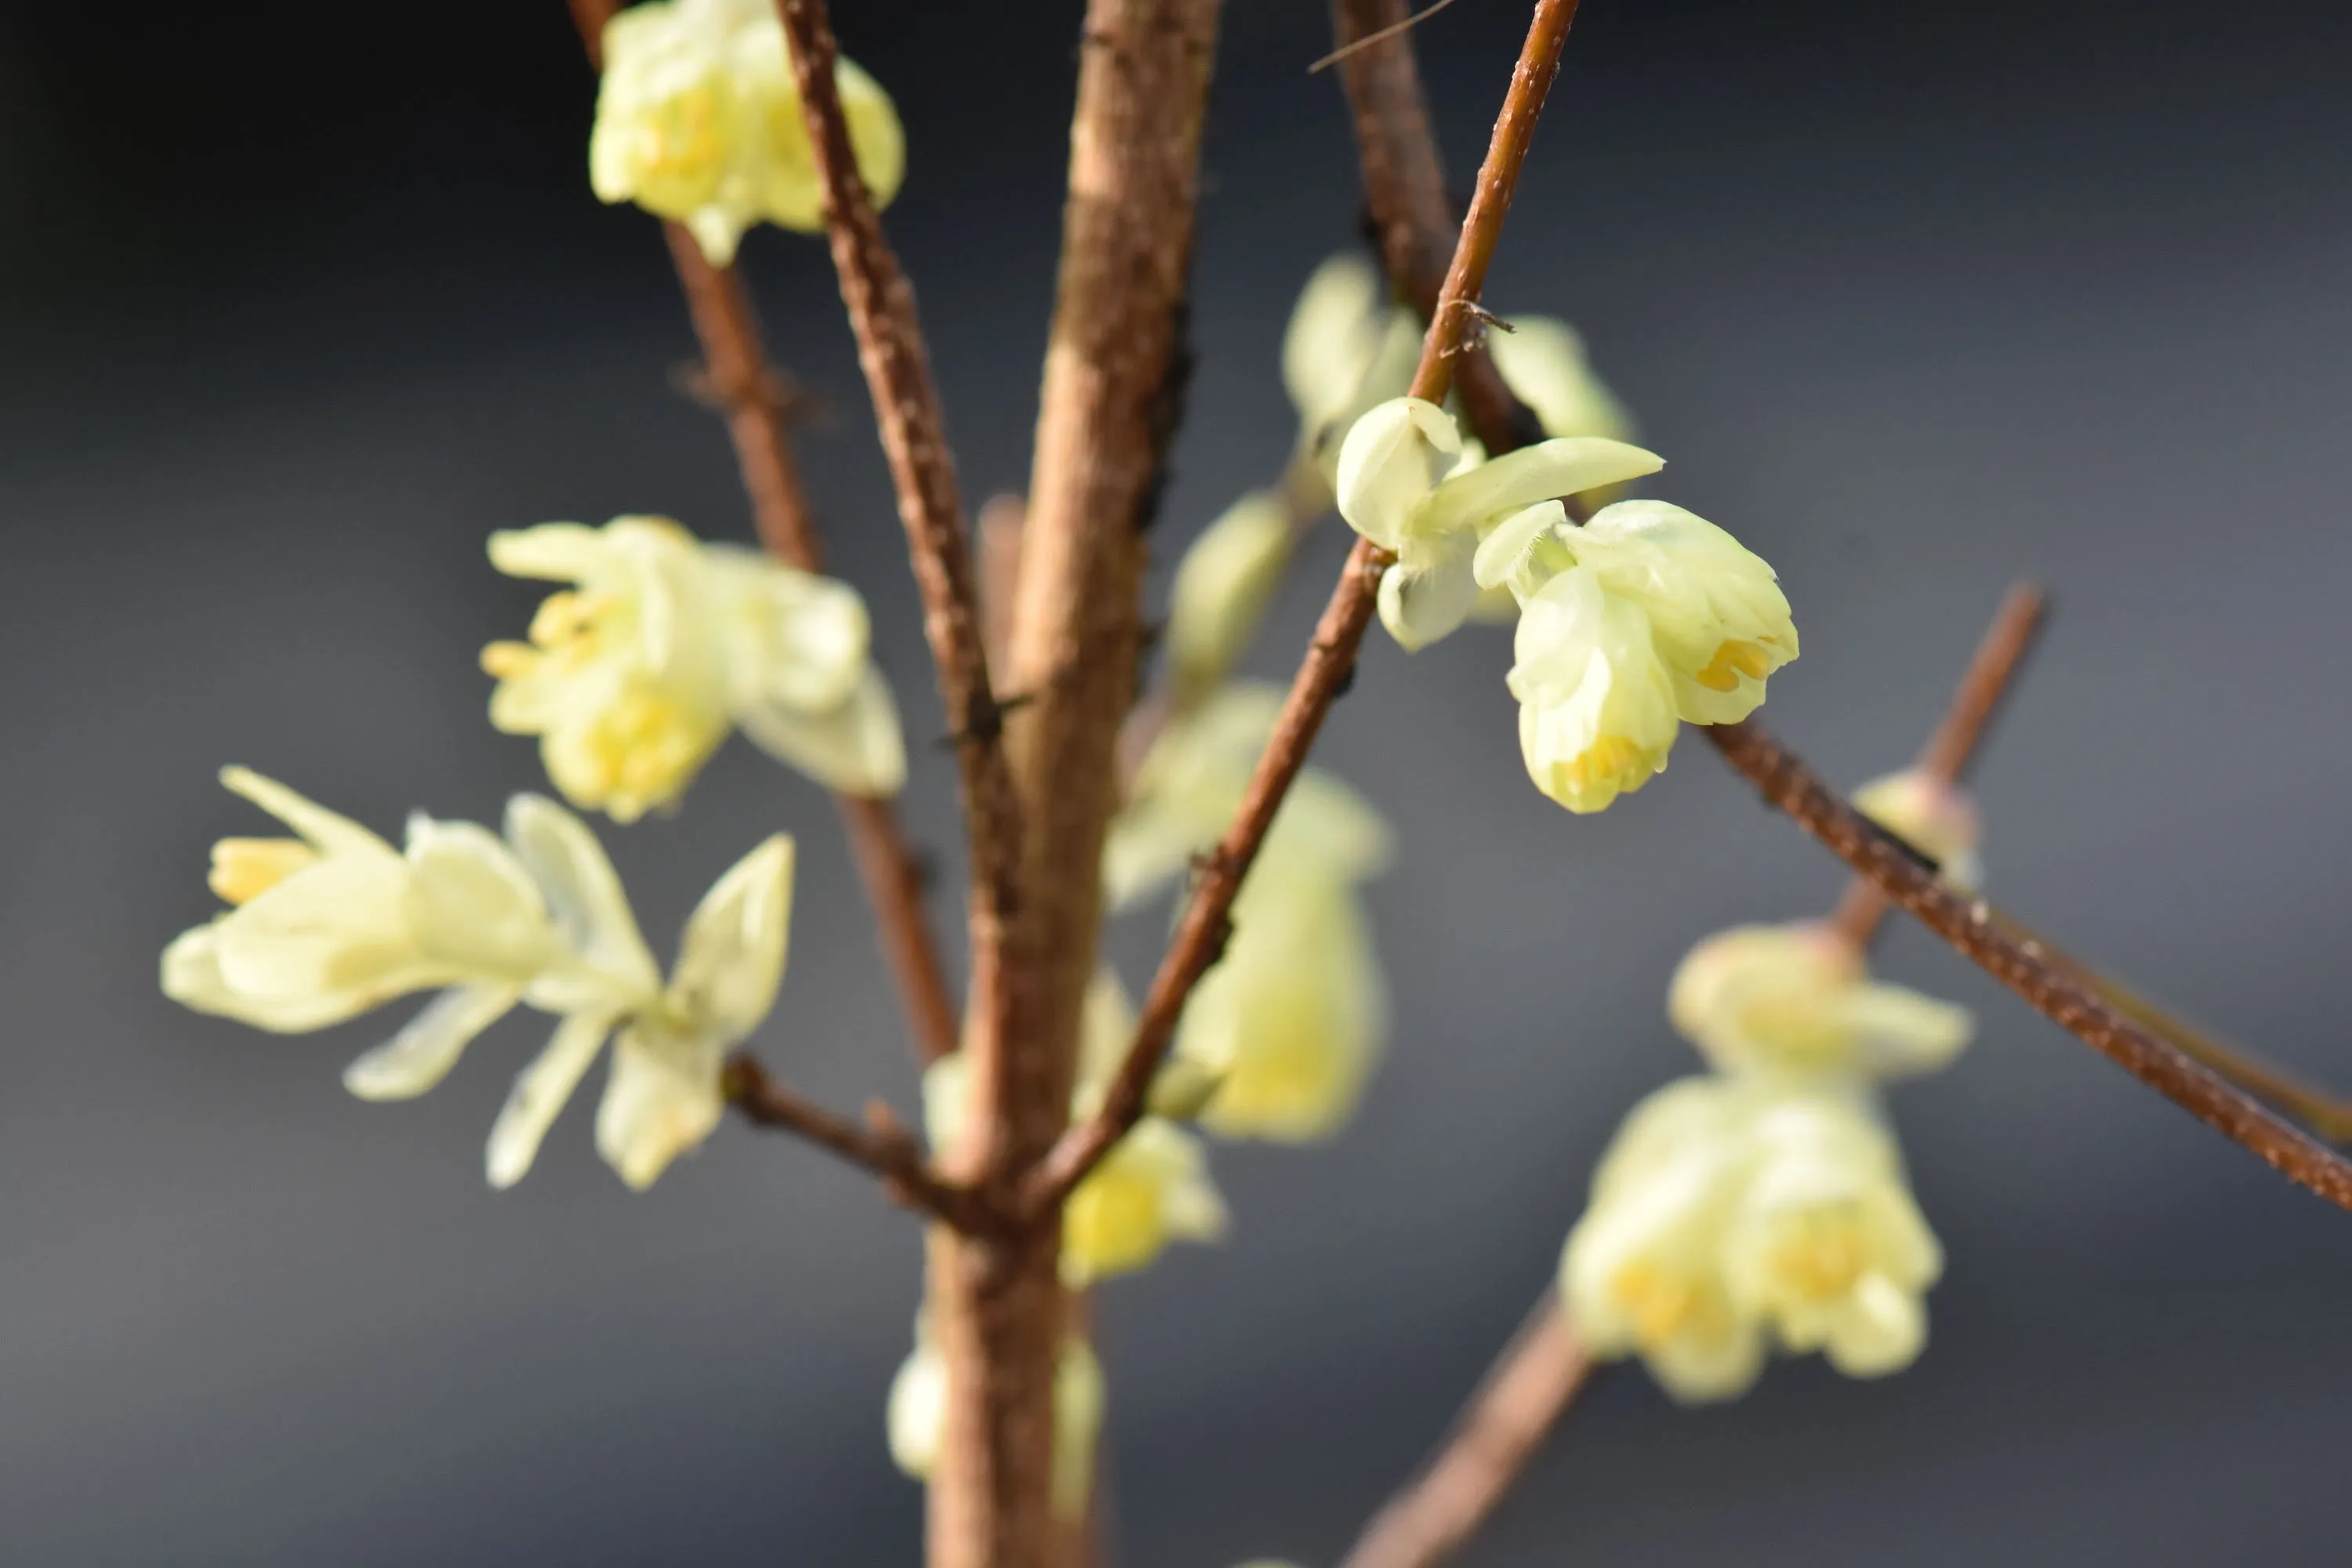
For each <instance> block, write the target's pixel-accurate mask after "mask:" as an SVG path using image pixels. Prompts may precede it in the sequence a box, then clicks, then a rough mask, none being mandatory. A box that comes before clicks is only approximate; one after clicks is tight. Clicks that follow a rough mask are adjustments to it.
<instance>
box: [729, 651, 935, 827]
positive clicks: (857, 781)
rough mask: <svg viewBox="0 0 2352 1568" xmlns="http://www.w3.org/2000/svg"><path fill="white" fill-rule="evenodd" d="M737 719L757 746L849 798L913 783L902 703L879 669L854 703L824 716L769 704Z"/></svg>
mask: <svg viewBox="0 0 2352 1568" xmlns="http://www.w3.org/2000/svg"><path fill="white" fill-rule="evenodd" d="M735 721H736V723H737V724H739V725H740V726H741V727H742V731H743V733H744V734H746V735H748V736H750V737H751V742H752V743H753V744H754V745H756V746H758V747H759V748H760V749H761V751H763V752H767V753H768V754H769V755H770V756H772V757H773V758H775V759H776V760H777V761H778V762H780V763H784V764H785V765H787V766H789V767H794V768H798V769H799V770H800V771H801V772H803V773H806V774H808V775H809V776H810V777H811V778H813V779H814V780H816V781H817V782H818V783H819V784H824V786H825V787H826V788H828V789H833V790H838V791H840V792H841V793H842V794H844V795H867V796H875V797H880V796H887V795H896V794H898V791H899V789H900V787H901V786H903V785H904V784H906V782H907V744H906V741H905V739H904V738H903V737H902V736H901V734H900V732H899V728H898V702H897V701H896V700H894V699H893V698H892V697H891V695H890V683H889V682H888V681H887V680H885V679H883V678H882V673H881V671H879V670H877V669H873V668H867V669H866V672H865V675H864V676H863V678H862V679H860V680H859V681H858V683H857V689H856V690H855V691H853V692H852V693H851V694H850V696H849V700H847V701H845V702H844V703H842V704H841V705H840V706H839V707H837V708H835V709H833V710H829V711H826V712H823V713H811V712H808V711H805V710H801V709H798V708H793V707H791V706H789V705H787V704H785V703H782V702H776V701H765V702H759V703H754V704H751V705H750V706H747V707H745V708H743V709H741V710H739V711H738V712H737V713H736V715H735Z"/></svg>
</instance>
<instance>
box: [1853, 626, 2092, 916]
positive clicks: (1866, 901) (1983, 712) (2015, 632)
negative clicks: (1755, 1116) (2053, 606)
mask: <svg viewBox="0 0 2352 1568" xmlns="http://www.w3.org/2000/svg"><path fill="white" fill-rule="evenodd" d="M2049 608H2050V598H2049V595H2046V594H2044V593H2043V592H2042V589H2041V586H2040V585H2039V584H2033V583H2019V584H2013V585H2012V586H2011V588H2010V590H2009V592H2008V593H2007V594H2006V595H2003V596H2002V598H2001V601H2000V609H1999V610H1997V611H1995V612H1994V613H1993V618H1992V625H1991V626H1988V627H1986V628H1985V635H1984V637H1983V638H1982V640H1980V641H1979V643H1978V644H1977V651H1976V657H1975V658H1971V659H1969V668H1968V672H1967V673H1966V674H1964V675H1962V676H1961V677H1960V684H1959V688H1958V689H1957V690H1955V691H1954V692H1953V693H1952V701H1951V705H1950V706H1949V707H1948V708H1946V709H1945V710H1944V718H1943V721H1942V722H1941V723H1939V724H1937V726H1936V732H1935V733H1934V734H1932V735H1930V736H1928V737H1927V744H1926V745H1925V746H1923V747H1921V748H1920V751H1919V760H1918V761H1917V762H1916V763H1913V764H1912V771H1913V772H1914V773H1918V774H1919V775H1921V776H1922V777H1923V778H1926V779H1927V780H1928V781H1929V782H1930V783H1933V784H1958V783H1959V782H1960V778H1961V775H1962V774H1964V773H1967V771H1968V766H1969V758H1970V757H1972V756H1974V755H1975V753H1976V751H1977V747H1978V743H1979V742H1981V741H1982V740H1983V739H1984V733H1985V730H1986V728H1987V727H1988V726H1990V724H1991V723H1992V719H1993V715H1994V714H1995V713H1997V712H1999V711H2000V705H2001V700H2002V699H2004V698H2005V697H2007V696H2008V694H2009V691H2010V688H2011V686H2012V685H2013V684H2014V683H2015V681H2016V677H2017V671H2018V667H2019V666H2020V665H2021V664H2022V663H2023V662H2024V659H2025V656H2026V655H2027V654H2029V653H2031V652H2032V650H2033V642H2034V639H2035V637H2038V636H2040V635H2041V631H2042V622H2043V620H2044V619H2045V618H2046V616H2047V615H2048V613H2049ZM1886 903H1887V900H1886V894H1885V891H1884V890H1883V889H1881V888H1880V887H1879V886H1878V884H1877V883H1875V882H1874V881H1872V880H1871V879H1869V878H1867V877H1856V878H1855V879H1853V882H1852V883H1851V884H1850V885H1849V886H1848V887H1847V889H1846V890H1845V897H1844V898H1843V899H1841V900H1838V907H1837V912H1836V913H1835V914H1833V915H1832V916H1831V917H1830V925H1831V927H1832V929H1833V930H1834V931H1837V933H1838V934H1839V935H1840V936H1842V937H1843V938H1844V939H1845V940H1846V941H1847V942H1851V943H1852V944H1853V947H1854V949H1855V950H1856V951H1857V952H1859V951H1860V950H1862V949H1864V948H1866V947H1868V946H1869V945H1870V942H1871V939H1872V938H1873V937H1874V936H1875V935H1876V934H1877V931H1878V924H1879V921H1881V920H1882V919H1884V918H1885V914H1886Z"/></svg>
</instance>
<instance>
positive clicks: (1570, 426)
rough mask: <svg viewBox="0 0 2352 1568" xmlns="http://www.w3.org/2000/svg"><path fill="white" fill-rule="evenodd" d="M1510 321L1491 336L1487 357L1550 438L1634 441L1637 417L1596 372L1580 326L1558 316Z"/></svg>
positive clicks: (1487, 339)
mask: <svg viewBox="0 0 2352 1568" xmlns="http://www.w3.org/2000/svg"><path fill="white" fill-rule="evenodd" d="M1510 323H1511V330H1510V331H1496V332H1489V333H1487V334H1486V353H1487V354H1488V355H1489V356H1490V357H1491V358H1492V359H1493V360H1494V362H1495V369H1496V371H1497V372H1499V373H1500V374H1501V375H1502V377H1503V381H1504V384H1506V385H1507V386H1509V387H1510V389H1511V390H1512V392H1514V393H1516V394H1517V395H1518V398H1519V401H1520V402H1522V403H1525V404H1526V405H1528V407H1529V408H1531V409H1533V410H1534V411H1535V416H1536V419H1537V421H1538V423H1539V424H1541V425H1542V426H1543V428H1544V434H1545V435H1547V436H1604V437H1608V438H1609V439H1610V440H1612V441H1630V440H1632V439H1633V416H1631V415H1630V414H1628V413H1626V411H1625V405H1623V404H1622V403H1620V402H1618V401H1617V395H1616V394H1614V393H1612V392H1611V391H1610V390H1609V388H1608V387H1607V386H1606V385H1605V384H1602V382H1601V378H1600V377H1599V376H1598V375H1595V374H1593V372H1592V366H1591V363H1590V362H1589V361H1588V360H1587V359H1586V357H1585V353H1584V340H1583V339H1582V338H1581V337H1580V336H1579V335H1578V334H1577V331H1576V329H1575V328H1573V327H1571V326H1570V325H1569V324H1568V323H1567V322H1566V321H1561V320H1559V318H1558V317H1557V316H1513V317H1512V318H1510Z"/></svg>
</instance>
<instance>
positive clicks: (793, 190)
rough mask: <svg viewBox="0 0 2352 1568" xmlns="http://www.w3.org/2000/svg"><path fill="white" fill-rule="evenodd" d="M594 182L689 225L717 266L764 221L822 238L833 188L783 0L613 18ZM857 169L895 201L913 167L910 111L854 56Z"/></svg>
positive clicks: (873, 189)
mask: <svg viewBox="0 0 2352 1568" xmlns="http://www.w3.org/2000/svg"><path fill="white" fill-rule="evenodd" d="M791 61H792V57H791V54H790V46H789V45H788V43H787V42H786V40H785V37H784V31H783V26H782V23H781V22H780V21H779V20H778V19H777V16H776V8H775V6H774V5H773V4H772V3H771V0H649V3H647V4H645V5H632V6H630V7H629V8H628V9H626V10H625V11H622V12H621V13H620V14H618V15H617V16H614V18H613V19H612V20H611V21H610V22H609V23H607V24H606V25H605V27H604V84H603V86H602V88H601V89H600V90H599V91H598V93H597V96H596V123H595V129H594V130H593V132H591V133H590V135H589V140H588V177H589V184H591V185H592V186H593V188H594V190H595V192H596V195H598V196H599V197H600V198H601V199H603V200H604V201H606V202H635V203H636V204H637V205H639V206H641V207H643V208H645V209H646V211H647V212H650V213H654V214H656V215H657V216H661V217H666V218H671V219H674V220H676V221H677V222H679V223H682V224H684V225H685V226H687V228H688V230H689V231H690V232H691V233H692V234H693V236H694V237H695V240H696V243H698V245H700V246H701V247H702V253H703V254H704V255H705V256H707V257H708V258H709V259H710V262H711V264H712V265H713V266H717V267H724V266H726V265H727V264H728V263H729V262H730V260H732V259H733V258H734V255H735V247H736V246H737V244H738V243H739V242H740V240H741V238H742V237H743V232H744V230H746V229H748V228H750V227H751V226H752V225H753V224H756V223H758V222H760V221H761V219H766V220H767V221H768V222H771V223H774V224H778V225H780V226H782V227H785V228H789V229H797V230H799V231H800V232H802V233H804V234H813V233H815V232H816V231H817V230H819V229H821V228H823V227H824V182H823V180H822V179H821V178H820V177H819V175H818V174H817V167H816V155H815V151H814V147H813V146H812V145H811V143H810V141H809V133H808V126H807V122H806V121H804V120H803V118H802V114H801V99H800V89H799V88H798V87H797V86H796V85H795V84H794V82H793V73H792V63H791ZM834 82H835V87H836V88H837V89H838V90H839V92H840V95H841V109H842V116H843V118H844V120H845V121H847V123H848V127H849V142H850V148H851V151H852V152H853V153H855V155H856V160H857V172H858V174H859V176H860V177H861V178H862V179H863V180H864V181H865V182H866V190H867V191H868V192H869V193H870V194H871V195H873V198H874V205H876V206H877V208H878V207H883V206H887V205H889V202H890V198H891V197H892V196H894V195H897V194H898V184H899V182H900V180H901V179H902V178H903V177H904V176H905V174H906V167H907V143H906V136H905V133H904V132H902V131H901V130H900V129H899V125H898V110H897V109H895V108H894V107H893V106H892V105H891V102H890V96H889V94H887V93H886V92H884V91H883V90H882V89H881V87H880V86H879V85H877V83H876V82H875V80H874V79H873V78H872V77H869V76H867V75H866V73H865V72H864V71H862V70H860V69H858V68H857V67H856V65H854V64H852V63H851V62H850V61H848V60H846V59H844V60H841V61H840V62H839V63H838V64H837V65H836V66H835V70H834Z"/></svg>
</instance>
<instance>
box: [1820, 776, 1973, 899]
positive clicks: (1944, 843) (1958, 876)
mask: <svg viewBox="0 0 2352 1568" xmlns="http://www.w3.org/2000/svg"><path fill="white" fill-rule="evenodd" d="M1853 808H1854V809H1855V810H1856V811H1858V812H1860V813H1862V815H1863V816H1866V817H1868V818H1870V820H1871V821H1873V822H1875V823H1876V824H1878V826H1881V827H1884V828H1885V829H1886V831H1887V832H1889V833H1892V834H1893V835H1895V837H1897V838H1900V839H1902V840H1903V841H1904V842H1905V843H1906V844H1908V845H1910V846H1911V847H1913V848H1914V849H1916V850H1917V851H1919V853H1920V854H1922V855H1925V856H1927V858H1929V859H1930V860H1933V861H1935V862H1936V867H1937V871H1938V872H1939V873H1940V874H1941V875H1942V877H1943V879H1944V880H1945V881H1947V882H1949V883H1950V884H1951V885H1952V886H1954V887H1956V888H1959V889H1964V890H1969V889H1976V888H1979V887H1981V886H1982V885H1983V883H1984V862H1983V861H1982V860H1981V859H1979V858H1978V855H1977V837H1978V822H1977V808H1976V803H1975V802H1974V801H1972V800H1970V799H1969V793H1968V791H1966V790H1964V789H1962V788H1960V786H1959V785H1958V784H1947V783H1946V782H1944V781H1943V780H1942V779H1937V778H1931V777H1929V776H1928V775H1927V774H1926V773H1922V772H1920V771H1919V770H1918V769H1916V768H1906V769H1904V770H1903V771H1902V772H1901V773H1888V774H1886V775H1885V777H1883V778H1875V779H1873V780H1871V781H1870V782H1869V783H1868V784H1864V785H1863V786H1862V787H1861V788H1860V789H1858V790H1855V791H1854V792H1853Z"/></svg>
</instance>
